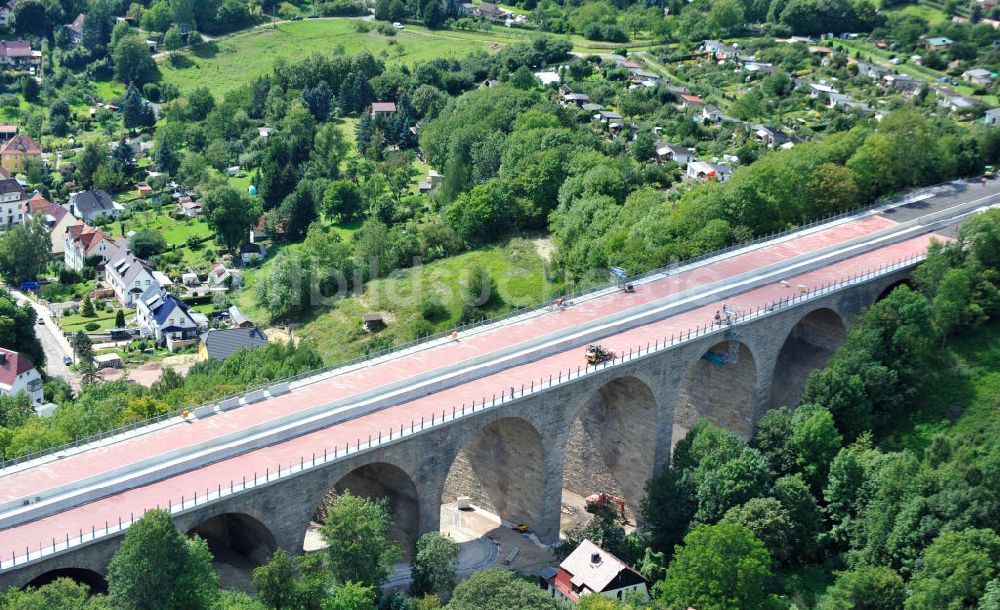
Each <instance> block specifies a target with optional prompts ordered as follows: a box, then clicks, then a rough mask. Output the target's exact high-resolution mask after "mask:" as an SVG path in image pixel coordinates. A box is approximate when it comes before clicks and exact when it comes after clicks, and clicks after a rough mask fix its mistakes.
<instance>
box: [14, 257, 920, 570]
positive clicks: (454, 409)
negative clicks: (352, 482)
mask: <svg viewBox="0 0 1000 610" xmlns="http://www.w3.org/2000/svg"><path fill="white" fill-rule="evenodd" d="M925 258H926V254H918V255H915V256H911V257H908V258H906V259H901V260H898V261H895V262H893V263H891V264H886V265H882V266H880V267H877V268H873V269H870V270H868V271H865V272H861V273H857V274H855V275H853V276H850V277H845V278H843V279H841V280H838V281H836V282H829V283H827V284H823V285H821V286H817V287H815V288H812V289H804V290H802V291H801V292H800V293H799V294H797V295H795V296H792V297H788V298H785V299H780V300H774V301H771V302H770V303H767V304H763V305H760V306H757V307H755V308H753V309H748V310H747V311H743V312H740V313H738V314H734V315H733V316H732V317H731V318H730V319H729V320H727V321H724V322H723V323H719V322H716V321H714V320H710V321H708V322H706V323H705V324H703V325H698V326H695V327H693V328H689V329H688V330H687V331H685V332H682V333H679V334H673V335H671V336H670V337H666V336H664V337H663V339H658V340H656V341H653V342H647V343H646V344H645V345H636V346H633V347H632V348H630V349H629V351H628V352H627V353H625V352H623V353H622V354H620V355H616V356H615V358H614V359H612V360H609V361H605V362H604V363H601V364H598V365H595V366H591V365H586V366H582V367H580V366H578V367H576V369H575V370H574V369H573V368H572V367H571V368H569V369H567V370H566V371H561V370H560V371H559V372H558V373H556V374H549V375H548V377H545V376H542V377H539V379H538V381H537V382H536V381H534V380H532V381H531V383H530V384H522V385H521V387H520V388H515V387H510V388H501V389H500V391H499V392H497V393H494V394H492V395H491V396H486V395H484V396H483V397H482V399H481V400H480V401H479V402H478V403H477V402H476V401H472V403H470V404H468V405H467V404H464V403H463V404H462V405H460V406H459V405H452V406H451V409H450V410H449V409H448V408H442V409H441V414H440V416H438V415H437V414H436V413H435V414H433V415H431V417H430V419H429V420H428V419H427V418H426V417H421V418H420V420H419V421H417V420H416V419H412V420H410V423H409V424H407V423H406V422H400V424H399V426H398V427H392V428H389V429H388V430H385V431H379V432H376V433H373V434H370V435H368V438H367V439H364V438H360V437H359V438H356V439H355V440H354V441H353V442H347V443H345V444H342V445H336V446H332V447H327V448H325V449H323V452H322V453H318V452H313V453H312V454H311V455H309V456H305V455H302V456H300V458H299V461H298V462H294V461H293V462H291V463H289V464H287V465H284V464H276V465H275V468H274V469H273V470H272V469H270V468H267V469H265V471H264V472H263V473H260V472H257V471H255V472H253V473H252V474H247V475H243V476H241V477H240V478H239V479H230V481H229V484H228V485H225V484H222V483H219V484H217V485H216V488H215V489H211V488H207V489H205V490H203V491H202V490H195V491H193V492H192V493H191V494H190V495H182V496H181V497H179V498H172V499H168V500H167V503H166V505H164V504H162V503H158V504H157V505H156V506H155V507H152V506H151V507H147V508H146V509H145V510H149V509H153V508H156V509H166V510H167V511H169V512H170V513H171V514H172V515H180V514H183V513H187V512H190V511H193V510H195V509H196V508H199V507H202V506H204V505H206V504H211V503H214V502H218V501H220V500H223V499H225V498H228V497H231V496H234V495H238V494H242V493H245V492H249V491H252V490H254V489H258V488H261V487H263V486H267V485H273V484H275V483H276V482H278V481H281V480H285V479H287V478H289V477H293V476H297V475H300V474H302V473H304V472H308V471H311V470H313V469H315V468H321V467H323V466H325V465H326V464H329V463H330V462H335V461H340V460H344V459H346V458H348V457H353V456H356V455H357V454H359V453H365V452H368V451H370V450H373V449H376V448H379V447H382V446H384V445H387V444H391V443H398V442H400V441H402V440H403V439H406V438H409V437H411V436H413V435H417V434H422V433H424V432H427V431H429V430H432V429H435V428H439V427H441V426H443V425H446V424H451V423H452V422H454V421H456V420H460V419H463V418H466V417H471V416H473V415H474V414H478V413H481V412H482V411H483V410H485V409H493V408H496V407H499V406H501V405H504V404H507V403H509V402H512V401H515V400H521V399H524V398H526V397H529V396H532V395H534V394H537V393H539V392H545V391H549V390H551V389H553V388H556V387H559V386H561V385H563V384H566V383H569V382H571V381H577V380H579V379H580V378H581V377H587V376H591V375H595V374H598V373H602V372H604V371H606V370H607V369H609V368H610V369H614V368H615V367H618V366H621V365H623V364H625V363H628V362H632V361H633V360H636V359H638V358H646V357H649V356H650V355H653V354H656V353H658V352H662V351H664V350H670V349H673V348H675V347H677V346H678V345H682V344H685V343H690V342H693V341H697V340H700V339H702V338H704V337H706V336H709V335H724V334H725V333H726V332H727V331H728V330H729V329H730V328H732V327H733V326H738V325H743V324H747V323H750V322H752V321H755V320H758V319H760V318H764V317H768V316H772V315H776V314H777V313H779V312H781V311H784V310H787V309H788V308H791V307H797V306H800V305H802V304H804V303H807V302H809V301H813V300H816V299H819V298H821V297H824V296H826V295H829V294H832V293H836V292H838V291H840V290H842V289H844V288H847V287H850V286H855V285H859V284H864V283H866V282H869V281H871V280H873V279H875V278H878V277H881V276H884V275H889V274H892V273H895V272H896V271H899V270H900V269H907V268H910V267H913V266H914V265H916V264H918V263H920V262H921V261H923V260H924V259H925ZM126 493H127V492H126ZM141 517H142V514H136V513H135V512H131V513H129V514H128V515H127V516H125V515H116V516H115V517H113V518H111V519H108V520H105V521H104V523H95V524H93V525H91V527H90V529H89V531H88V530H86V529H82V528H81V529H78V530H77V531H76V532H64V533H62V534H61V535H59V536H52V537H51V539H50V540H40V541H39V542H38V545H37V546H34V547H31V546H27V547H24V548H23V549H9V552H5V553H3V554H0V571H6V570H11V569H13V568H15V567H18V566H23V565H25V564H27V563H34V562H37V561H40V560H43V559H45V558H47V557H50V556H53V555H58V554H62V553H64V552H67V551H70V550H72V549H74V548H76V547H80V546H83V545H89V544H92V543H94V542H98V541H100V540H102V539H104V538H107V537H109V536H115V535H118V534H120V533H122V532H124V531H125V530H127V529H128V527H129V526H130V525H132V524H133V523H135V522H136V521H137V520H138V519H139V518H141Z"/></svg>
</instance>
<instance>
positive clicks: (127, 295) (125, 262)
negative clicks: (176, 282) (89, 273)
mask: <svg viewBox="0 0 1000 610" xmlns="http://www.w3.org/2000/svg"><path fill="white" fill-rule="evenodd" d="M104 279H105V281H106V282H107V283H108V284H109V285H110V286H111V289H112V290H114V291H115V296H116V297H118V301H119V302H120V303H121V304H122V306H123V307H132V306H133V305H135V301H136V299H138V298H139V296H140V295H142V294H144V293H145V292H146V291H147V290H149V289H150V288H151V287H152V288H157V289H159V288H160V287H163V286H169V285H171V284H172V283H173V282H171V281H170V278H168V277H167V276H166V275H164V274H163V273H161V272H159V271H154V270H153V268H152V267H150V266H149V263H147V262H146V261H144V260H142V259H141V258H139V257H137V256H136V255H134V254H132V253H131V252H129V251H128V250H124V249H123V250H122V251H121V252H119V254H118V256H116V257H115V258H113V259H111V260H109V261H108V264H107V265H105V266H104Z"/></svg>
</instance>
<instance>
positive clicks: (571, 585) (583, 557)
mask: <svg viewBox="0 0 1000 610" xmlns="http://www.w3.org/2000/svg"><path fill="white" fill-rule="evenodd" d="M539 576H541V578H542V586H543V587H544V588H545V589H546V590H547V591H548V592H549V593H550V594H551V595H552V597H554V598H556V599H566V600H570V601H573V602H578V601H580V598H581V597H582V596H584V595H604V596H606V597H610V598H612V599H618V600H621V599H625V595H626V594H627V593H630V592H632V591H635V592H636V593H638V594H639V595H641V596H642V597H643V598H644V599H649V586H648V583H647V582H646V579H645V578H643V577H642V575H641V574H639V573H638V572H636V571H635V570H634V569H632V568H631V567H630V566H629V565H628V564H627V563H625V562H624V561H622V560H621V559H618V558H617V557H615V556H614V555H612V554H611V553H609V552H607V551H605V550H604V549H602V548H601V547H599V546H597V545H596V544H594V543H593V542H591V541H590V540H584V541H583V542H581V543H580V546H578V547H576V550H575V551H573V552H572V553H570V555H569V557H567V558H566V559H565V560H564V561H563V562H562V563H561V564H559V569H558V570H554V569H552V568H548V569H547V570H543V571H542V572H540V573H539Z"/></svg>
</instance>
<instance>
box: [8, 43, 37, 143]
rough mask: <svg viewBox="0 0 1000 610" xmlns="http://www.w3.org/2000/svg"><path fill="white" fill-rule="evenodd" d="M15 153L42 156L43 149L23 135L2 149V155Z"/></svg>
mask: <svg viewBox="0 0 1000 610" xmlns="http://www.w3.org/2000/svg"><path fill="white" fill-rule="evenodd" d="M0 44H2V42H0ZM14 152H18V153H21V154H24V155H40V154H42V147H41V146H39V145H38V142H35V141H34V140H32V139H31V138H29V137H28V136H26V135H24V134H23V133H22V134H18V135H16V136H14V137H13V138H11V139H9V140H7V142H6V143H4V145H3V147H0V155H2V154H7V153H14Z"/></svg>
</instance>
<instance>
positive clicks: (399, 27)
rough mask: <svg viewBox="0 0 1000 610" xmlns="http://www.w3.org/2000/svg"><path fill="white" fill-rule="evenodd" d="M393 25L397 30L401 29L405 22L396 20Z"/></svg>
mask: <svg viewBox="0 0 1000 610" xmlns="http://www.w3.org/2000/svg"><path fill="white" fill-rule="evenodd" d="M392 27H394V28H396V29H397V30H401V29H403V24H402V23H400V22H398V21H396V22H395V23H393V24H392Z"/></svg>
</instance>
